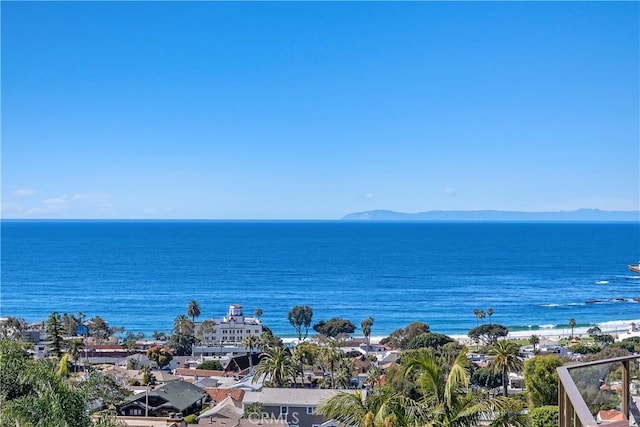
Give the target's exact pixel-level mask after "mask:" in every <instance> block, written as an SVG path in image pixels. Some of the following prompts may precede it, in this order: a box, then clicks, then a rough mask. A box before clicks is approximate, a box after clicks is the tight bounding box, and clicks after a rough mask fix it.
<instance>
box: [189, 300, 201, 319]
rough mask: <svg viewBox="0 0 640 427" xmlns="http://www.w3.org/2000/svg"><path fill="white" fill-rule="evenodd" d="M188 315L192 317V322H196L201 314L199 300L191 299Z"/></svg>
mask: <svg viewBox="0 0 640 427" xmlns="http://www.w3.org/2000/svg"><path fill="white" fill-rule="evenodd" d="M187 316H190V317H191V321H192V322H195V321H196V317H198V316H200V304H198V301H196V300H191V302H190V303H189V305H188V306H187Z"/></svg>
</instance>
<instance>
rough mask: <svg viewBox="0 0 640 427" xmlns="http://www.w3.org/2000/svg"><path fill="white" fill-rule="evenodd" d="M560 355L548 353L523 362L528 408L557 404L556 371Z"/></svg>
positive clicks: (560, 361)
mask: <svg viewBox="0 0 640 427" xmlns="http://www.w3.org/2000/svg"><path fill="white" fill-rule="evenodd" d="M560 366H562V359H560V357H558V356H556V355H554V354H550V355H544V356H536V357H534V358H532V359H528V360H526V361H525V362H524V384H525V387H526V388H527V398H528V403H529V407H530V408H537V407H540V406H548V405H557V404H558V373H557V371H556V368H558V367H560Z"/></svg>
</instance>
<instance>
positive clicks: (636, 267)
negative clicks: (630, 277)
mask: <svg viewBox="0 0 640 427" xmlns="http://www.w3.org/2000/svg"><path fill="white" fill-rule="evenodd" d="M629 270H631V271H633V272H634V273H638V274H640V262H639V263H637V264H629Z"/></svg>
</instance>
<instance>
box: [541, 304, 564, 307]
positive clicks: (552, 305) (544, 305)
mask: <svg viewBox="0 0 640 427" xmlns="http://www.w3.org/2000/svg"><path fill="white" fill-rule="evenodd" d="M542 307H560V304H542Z"/></svg>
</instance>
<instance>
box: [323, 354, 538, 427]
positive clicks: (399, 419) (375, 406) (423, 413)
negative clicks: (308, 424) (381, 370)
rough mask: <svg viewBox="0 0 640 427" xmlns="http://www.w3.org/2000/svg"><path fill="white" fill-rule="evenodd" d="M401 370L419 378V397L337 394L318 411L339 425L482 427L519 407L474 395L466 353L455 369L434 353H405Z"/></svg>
mask: <svg viewBox="0 0 640 427" xmlns="http://www.w3.org/2000/svg"><path fill="white" fill-rule="evenodd" d="M402 366H403V370H404V375H405V377H411V378H415V381H416V384H417V386H418V390H419V391H420V396H419V397H418V398H417V399H411V398H409V397H407V396H405V395H403V394H402V393H401V392H398V391H395V390H393V389H391V387H390V386H384V387H381V388H378V389H376V391H375V392H374V393H370V394H369V395H368V396H367V397H366V399H364V400H363V396H362V395H361V394H360V393H359V392H356V393H353V394H351V393H345V392H338V393H337V394H336V395H334V396H333V397H331V398H330V399H329V400H328V401H327V402H326V403H324V404H323V405H321V406H320V408H318V412H319V413H320V414H322V415H324V416H325V417H326V418H333V419H335V420H336V421H338V422H339V423H340V424H343V425H350V426H358V427H372V426H374V425H375V426H384V425H396V426H403V427H404V426H406V427H409V426H411V427H414V426H428V427H465V426H474V425H477V422H478V420H479V419H480V417H481V415H483V414H492V415H494V416H497V417H501V418H503V417H504V416H505V414H510V413H513V411H514V409H517V408H516V407H517V403H516V402H514V401H512V400H511V399H508V398H504V397H498V398H495V399H491V400H482V399H481V398H480V397H479V395H477V394H473V393H471V392H470V390H469V372H468V366H469V361H468V359H467V354H466V350H463V351H461V352H460V353H459V354H458V355H457V357H456V359H455V361H454V362H453V364H452V365H451V366H443V365H441V364H440V363H439V362H438V360H437V359H436V358H435V356H434V355H433V354H431V353H429V352H415V353H410V354H407V355H403V359H402ZM524 422H525V420H523V419H520V420H519V422H518V421H514V422H513V423H512V424H511V425H514V426H521V425H525V424H524ZM503 425H504V424H503Z"/></svg>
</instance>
